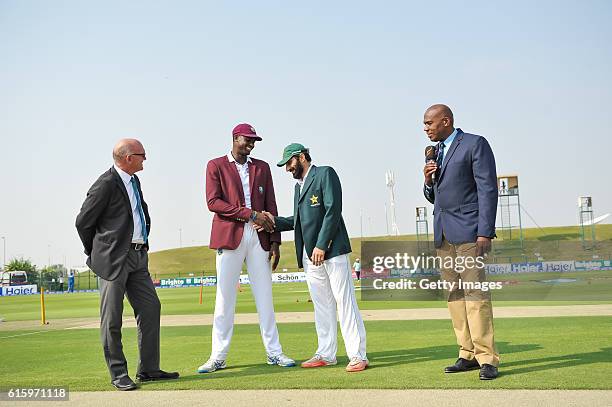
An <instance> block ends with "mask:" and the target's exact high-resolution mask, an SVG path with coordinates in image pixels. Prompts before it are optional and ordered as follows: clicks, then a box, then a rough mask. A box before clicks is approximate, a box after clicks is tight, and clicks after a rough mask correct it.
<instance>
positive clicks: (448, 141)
mask: <svg viewBox="0 0 612 407" xmlns="http://www.w3.org/2000/svg"><path fill="white" fill-rule="evenodd" d="M456 136H457V129H455V130H453V132H452V133H451V135H450V136H448V137H447V138H446V140H444V141H443V143H444V157H443V158H446V153H448V151H449V149H450V146H451V144H453V141H454V140H455V137H456Z"/></svg>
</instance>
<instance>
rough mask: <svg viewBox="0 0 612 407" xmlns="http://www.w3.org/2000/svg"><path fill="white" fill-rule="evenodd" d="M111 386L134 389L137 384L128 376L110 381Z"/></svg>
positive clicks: (126, 389)
mask: <svg viewBox="0 0 612 407" xmlns="http://www.w3.org/2000/svg"><path fill="white" fill-rule="evenodd" d="M111 384H112V385H113V386H115V387H116V388H117V390H122V391H128V390H136V389H137V388H138V386H136V383H134V382H133V381H132V379H130V376H123V377H119V378H117V379H115V380H113V381H112V382H111Z"/></svg>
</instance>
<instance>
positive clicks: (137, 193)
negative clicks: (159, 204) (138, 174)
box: [130, 177, 147, 243]
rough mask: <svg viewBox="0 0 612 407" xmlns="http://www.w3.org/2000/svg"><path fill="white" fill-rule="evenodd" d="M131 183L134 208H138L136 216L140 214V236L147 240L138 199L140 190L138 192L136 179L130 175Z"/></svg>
mask: <svg viewBox="0 0 612 407" xmlns="http://www.w3.org/2000/svg"><path fill="white" fill-rule="evenodd" d="M130 182H131V183H132V188H133V189H134V196H135V197H136V209H138V216H140V227H141V231H142V238H143V240H144V241H145V243H146V242H147V225H146V223H145V216H144V211H143V210H142V203H141V199H140V192H138V187H137V186H136V179H135V178H134V177H132V180H131V181H130Z"/></svg>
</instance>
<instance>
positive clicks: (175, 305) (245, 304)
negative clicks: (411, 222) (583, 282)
mask: <svg viewBox="0 0 612 407" xmlns="http://www.w3.org/2000/svg"><path fill="white" fill-rule="evenodd" d="M591 273H605V274H606V275H607V276H610V275H612V272H591ZM536 274H539V276H537V277H538V278H550V276H549V275H548V274H549V273H536ZM543 274H546V275H543ZM573 274H579V275H580V277H583V274H587V273H573ZM512 278H523V279H526V280H527V279H529V276H528V275H524V276H512ZM605 281H606V285H602V284H595V285H593V286H592V287H593V289H596V291H595V292H596V293H600V294H601V295H599V296H597V295H592V296H591V297H587V296H586V295H584V293H583V294H580V295H574V294H573V291H572V288H571V287H572V286H569V287H570V288H564V287H562V288H558V287H555V286H548V287H546V286H544V288H542V287H540V286H539V285H538V283H533V282H528V283H529V284H528V285H527V286H526V290H527V291H526V293H525V295H523V296H522V297H520V298H521V300H520V301H494V304H495V306H525V305H571V304H602V303H610V302H612V300H605V298H608V299H609V298H610V293H611V292H612V278H607V279H606V280H605ZM533 286H535V287H536V288H537V290H536V291H534V290H535V289H533V288H532V287H533ZM199 290H200V289H199V288H197V287H187V288H165V289H158V290H157V293H158V295H159V298H160V300H161V303H162V313H163V314H164V315H193V314H212V312H213V311H214V303H215V302H214V298H215V287H204V295H203V302H202V304H201V305H200V304H199V292H200V291H199ZM242 290H243V292H241V293H238V300H237V303H236V312H237V313H252V312H256V309H255V303H254V302H253V296H252V294H251V290H250V287H249V286H248V285H244V286H242ZM547 290H548V291H547ZM551 290H562V293H566V296H563V295H559V293H556V294H554V300H547V298H546V294H547V293H548V294H550V293H551V292H552V293H555V291H551ZM602 290H603V291H602ZM606 290H608V291H606ZM273 293H274V294H273V295H274V308H275V310H276V312H295V311H312V310H313V308H312V303H310V302H308V300H309V299H310V296H309V294H308V287H307V286H306V283H286V284H274V285H273ZM514 296H515V297H512V296H510V298H517V297H519V296H518V295H516V294H514ZM583 297H584V298H588V299H587V300H584V299H583ZM493 298H494V299H495V296H494V297H493ZM357 301H358V303H359V307H360V309H364V310H366V309H403V308H432V307H440V308H444V307H445V306H446V304H445V303H444V302H443V301H438V300H427V301H398V300H388V301H378V300H377V301H362V300H361V295H360V294H359V293H358V294H357ZM45 304H46V315H47V319H48V320H49V321H51V323H52V322H53V320H54V319H65V318H85V317H97V316H98V315H99V311H98V307H99V294H98V293H97V292H91V293H73V294H50V295H46V296H45ZM124 315H126V316H130V315H132V309H131V307H130V305H129V303H128V302H127V300H125V308H124ZM0 317H2V318H4V320H5V321H27V320H37V319H40V300H39V296H37V295H28V296H18V297H0ZM2 329H3V328H2V324H0V331H2Z"/></svg>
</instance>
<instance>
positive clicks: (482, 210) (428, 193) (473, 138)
mask: <svg viewBox="0 0 612 407" xmlns="http://www.w3.org/2000/svg"><path fill="white" fill-rule="evenodd" d="M423 192H424V194H425V198H426V199H427V200H428V201H429V202H431V203H432V204H434V241H435V246H436V247H440V246H441V245H442V237H443V236H444V238H445V239H446V240H447V241H448V242H449V243H452V244H461V243H471V242H475V241H476V239H477V237H478V236H484V237H490V238H493V237H495V216H496V214H497V197H498V191H497V173H496V170H495V157H494V156H493V151H492V150H491V147H490V146H489V143H488V142H487V140H486V139H485V138H484V137H482V136H478V135H476V134H470V133H464V132H463V131H462V130H461V129H459V128H458V129H457V135H456V136H455V139H454V141H453V144H451V146H450V148H449V149H447V151H446V152H445V156H444V162H443V163H442V168H441V169H440V171H439V174H438V176H437V179H436V182H435V183H434V185H433V187H432V188H427V186H425V187H424V189H423Z"/></svg>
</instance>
